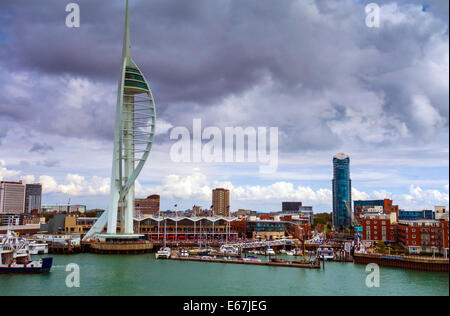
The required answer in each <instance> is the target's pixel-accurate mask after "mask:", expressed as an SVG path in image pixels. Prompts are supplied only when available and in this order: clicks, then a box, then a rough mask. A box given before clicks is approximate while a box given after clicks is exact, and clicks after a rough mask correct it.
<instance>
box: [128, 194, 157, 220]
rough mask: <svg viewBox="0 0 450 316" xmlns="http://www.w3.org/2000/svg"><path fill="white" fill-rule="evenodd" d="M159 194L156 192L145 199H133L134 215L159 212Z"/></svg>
mask: <svg viewBox="0 0 450 316" xmlns="http://www.w3.org/2000/svg"><path fill="white" fill-rule="evenodd" d="M159 206H160V196H159V195H157V194H154V195H150V196H148V197H147V198H145V199H135V200H134V209H135V213H136V216H139V215H140V216H143V215H152V214H157V213H158V212H159Z"/></svg>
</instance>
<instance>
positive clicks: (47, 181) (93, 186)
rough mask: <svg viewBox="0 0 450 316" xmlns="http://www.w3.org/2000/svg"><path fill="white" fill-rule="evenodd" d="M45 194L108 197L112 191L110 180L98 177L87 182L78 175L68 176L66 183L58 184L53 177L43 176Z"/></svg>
mask: <svg viewBox="0 0 450 316" xmlns="http://www.w3.org/2000/svg"><path fill="white" fill-rule="evenodd" d="M39 182H40V183H42V190H43V192H44V193H63V194H66V195H70V196H88V195H107V194H108V193H109V189H110V180H109V178H100V177H97V176H93V177H91V179H90V180H87V179H86V178H85V177H83V176H80V175H78V174H67V176H66V183H64V184H58V182H57V181H56V180H55V179H54V178H53V177H51V176H48V175H42V176H40V177H39Z"/></svg>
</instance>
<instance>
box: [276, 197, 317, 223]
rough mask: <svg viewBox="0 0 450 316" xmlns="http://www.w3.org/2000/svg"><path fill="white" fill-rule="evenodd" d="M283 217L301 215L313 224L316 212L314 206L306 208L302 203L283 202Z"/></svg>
mask: <svg viewBox="0 0 450 316" xmlns="http://www.w3.org/2000/svg"><path fill="white" fill-rule="evenodd" d="M281 215H299V216H300V217H302V218H304V219H307V220H308V221H309V223H311V224H312V222H313V219H314V212H313V207H312V206H304V205H303V204H302V202H282V211H281Z"/></svg>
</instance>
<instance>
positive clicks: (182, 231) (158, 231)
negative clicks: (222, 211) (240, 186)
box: [134, 215, 238, 241]
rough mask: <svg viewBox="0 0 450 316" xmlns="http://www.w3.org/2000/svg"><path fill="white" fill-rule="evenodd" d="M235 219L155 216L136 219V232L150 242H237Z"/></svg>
mask: <svg viewBox="0 0 450 316" xmlns="http://www.w3.org/2000/svg"><path fill="white" fill-rule="evenodd" d="M235 220H236V219H235V218H225V217H221V216H220V217H218V216H207V217H206V216H202V217H186V216H155V215H150V216H148V217H145V218H140V219H135V221H134V226H135V231H136V232H139V234H142V235H145V236H146V237H147V239H150V240H162V239H163V238H164V226H166V238H167V239H168V240H188V239H190V240H192V239H207V240H223V241H225V240H227V239H228V240H235V239H237V238H238V234H237V232H236V231H234V230H233V229H232V226H231V223H232V222H233V221H235Z"/></svg>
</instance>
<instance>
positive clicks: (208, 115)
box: [0, 0, 449, 211]
mask: <svg viewBox="0 0 450 316" xmlns="http://www.w3.org/2000/svg"><path fill="white" fill-rule="evenodd" d="M69 2H70V1H68V0H67V1H61V0H42V1H32V0H28V1H24V0H2V1H1V2H0V86H1V87H2V89H1V91H2V93H1V94H0V180H19V179H22V180H24V181H25V182H38V181H40V182H41V183H43V187H44V192H45V194H44V203H45V204H53V203H67V202H68V200H69V199H70V200H71V203H80V204H86V205H87V206H88V208H96V207H100V208H106V207H107V200H108V198H107V195H108V192H109V175H110V168H111V155H112V138H113V131H114V113H115V106H116V104H115V103H116V93H117V91H116V90H117V80H118V76H119V70H120V59H121V49H122V36H123V25H124V9H125V5H124V4H125V1H124V0H114V1H112V0H89V1H88V0H76V1H72V2H76V3H78V4H79V6H80V9H81V27H80V28H68V27H66V25H65V20H66V16H67V14H68V13H67V12H65V7H66V5H67V3H69ZM130 2H131V5H130V11H131V12H130V13H131V41H132V55H133V58H134V60H135V61H136V63H137V64H138V65H139V66H140V68H141V70H142V71H143V72H144V73H145V75H146V77H147V79H148V80H149V82H150V85H151V88H152V91H153V94H154V96H155V99H156V102H157V114H158V120H157V124H158V129H157V131H158V133H157V136H156V139H155V142H156V143H155V145H154V147H153V150H152V153H151V155H150V159H149V161H148V163H147V165H146V166H145V168H144V170H143V172H142V173H141V175H140V177H139V180H138V181H139V183H138V184H137V188H136V194H137V195H138V196H145V195H147V194H153V193H157V194H161V198H162V201H161V202H162V208H163V209H168V208H169V209H170V208H173V204H175V203H177V204H178V205H179V207H180V208H181V209H187V208H190V207H192V205H194V204H197V205H202V206H204V207H209V205H210V204H211V189H212V188H214V187H219V186H220V187H222V186H223V187H227V188H230V189H231V190H232V195H231V208H232V210H237V209H238V208H249V209H253V210H259V211H276V210H279V209H280V208H281V202H282V201H285V200H292V201H303V202H304V204H306V205H313V206H314V208H315V210H316V211H330V210H331V178H332V157H333V155H335V154H336V153H338V152H345V153H347V154H348V155H350V157H351V178H352V184H353V199H369V198H385V197H386V198H392V199H394V202H395V203H398V204H399V205H400V208H404V209H419V208H432V207H433V206H434V205H447V206H448V204H449V191H448V189H449V186H448V183H449V180H448V173H449V147H448V141H449V105H448V104H449V79H448V78H449V16H448V9H449V8H448V1H447V0H434V1H431V0H411V1H406V0H397V1H389V0H383V1H381V0H380V1H376V0H374V1H373V2H378V3H379V4H380V7H381V12H380V22H381V24H380V27H379V28H368V27H367V26H366V24H365V20H366V13H365V10H364V9H365V5H366V4H367V3H368V2H369V1H363V0H345V1H334V0H333V1H331V0H316V1H313V0H278V1H275V0H245V1H242V0H213V1H212V0H189V1H187V0H145V1H144V0H131V1H130ZM370 2H372V1H370ZM196 118H200V119H202V124H203V127H207V126H216V127H219V128H220V129H224V128H225V127H236V126H241V127H249V126H250V127H258V126H266V127H278V128H279V167H278V170H277V172H276V173H272V174H261V173H260V172H259V167H260V166H259V164H256V163H227V164H225V163H214V164H210V163H175V162H173V161H171V159H170V155H169V152H170V148H171V146H173V144H174V141H171V140H170V137H169V135H170V131H171V129H172V128H173V127H187V128H189V129H192V122H193V119H196Z"/></svg>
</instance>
